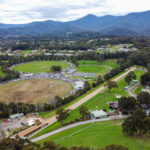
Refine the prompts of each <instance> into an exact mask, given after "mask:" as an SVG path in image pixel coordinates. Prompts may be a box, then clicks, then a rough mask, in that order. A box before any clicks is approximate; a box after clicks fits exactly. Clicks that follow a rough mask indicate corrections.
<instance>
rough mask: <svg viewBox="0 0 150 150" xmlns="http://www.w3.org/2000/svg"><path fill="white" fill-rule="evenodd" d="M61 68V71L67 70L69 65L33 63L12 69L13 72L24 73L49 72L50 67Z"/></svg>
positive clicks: (52, 62) (46, 62)
mask: <svg viewBox="0 0 150 150" xmlns="http://www.w3.org/2000/svg"><path fill="white" fill-rule="evenodd" d="M54 65H55V66H58V65H59V66H61V67H62V69H65V68H68V67H69V65H68V64H67V63H66V62H63V61H34V62H30V63H25V64H20V65H16V66H14V67H13V69H14V70H17V71H19V72H26V73H41V72H50V70H51V69H50V68H51V67H52V66H54Z"/></svg>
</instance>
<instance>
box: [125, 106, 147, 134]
mask: <svg viewBox="0 0 150 150" xmlns="http://www.w3.org/2000/svg"><path fill="white" fill-rule="evenodd" d="M122 127H123V133H124V134H126V135H130V136H133V135H134V136H135V135H139V136H142V135H148V136H149V135H150V117H147V116H146V113H145V111H143V110H142V109H140V108H138V109H136V110H135V111H134V112H133V114H132V115H131V116H130V117H128V118H127V119H125V121H124V123H123V125H122Z"/></svg>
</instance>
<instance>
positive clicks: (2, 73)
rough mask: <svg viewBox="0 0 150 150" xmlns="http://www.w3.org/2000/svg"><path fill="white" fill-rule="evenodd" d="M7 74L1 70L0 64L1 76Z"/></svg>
mask: <svg viewBox="0 0 150 150" xmlns="http://www.w3.org/2000/svg"><path fill="white" fill-rule="evenodd" d="M5 76H6V73H4V72H3V71H2V70H1V66H0V77H5Z"/></svg>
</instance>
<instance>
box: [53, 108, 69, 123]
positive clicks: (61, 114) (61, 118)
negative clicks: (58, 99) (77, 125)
mask: <svg viewBox="0 0 150 150" xmlns="http://www.w3.org/2000/svg"><path fill="white" fill-rule="evenodd" d="M56 115H57V116H56V118H57V120H58V121H60V122H61V125H62V126H63V121H64V120H65V119H66V118H67V117H68V116H69V109H67V110H64V109H63V108H59V109H58V110H57V112H56Z"/></svg>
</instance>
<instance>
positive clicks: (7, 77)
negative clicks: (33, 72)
mask: <svg viewBox="0 0 150 150" xmlns="http://www.w3.org/2000/svg"><path fill="white" fill-rule="evenodd" d="M1 71H2V72H4V73H5V76H3V77H1V76H0V82H5V81H9V80H12V79H15V78H19V76H20V73H19V72H17V71H13V70H9V69H8V68H7V67H6V66H2V67H1Z"/></svg>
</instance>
